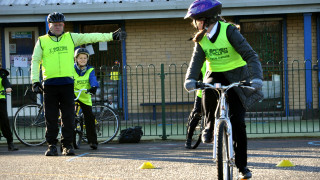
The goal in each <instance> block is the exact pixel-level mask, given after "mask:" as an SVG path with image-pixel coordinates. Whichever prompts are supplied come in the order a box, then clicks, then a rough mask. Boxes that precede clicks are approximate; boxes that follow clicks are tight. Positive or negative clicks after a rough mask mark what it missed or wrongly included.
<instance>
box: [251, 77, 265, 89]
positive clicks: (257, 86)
mask: <svg viewBox="0 0 320 180" xmlns="http://www.w3.org/2000/svg"><path fill="white" fill-rule="evenodd" d="M250 84H251V87H253V88H255V89H256V90H261V88H262V80H261V79H258V78H255V79H252V80H251V81H250Z"/></svg>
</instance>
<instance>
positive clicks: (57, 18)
mask: <svg viewBox="0 0 320 180" xmlns="http://www.w3.org/2000/svg"><path fill="white" fill-rule="evenodd" d="M47 21H48V22H49V23H56V22H64V21H65V19H64V15H63V14H62V13H58V12H53V13H50V14H49V15H48V18H47Z"/></svg>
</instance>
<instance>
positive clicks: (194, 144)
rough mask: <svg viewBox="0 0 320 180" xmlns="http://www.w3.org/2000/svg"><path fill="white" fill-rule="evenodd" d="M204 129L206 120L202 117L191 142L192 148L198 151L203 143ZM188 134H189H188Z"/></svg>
mask: <svg viewBox="0 0 320 180" xmlns="http://www.w3.org/2000/svg"><path fill="white" fill-rule="evenodd" d="M203 128H204V118H203V117H201V119H200V121H199V122H198V125H197V126H196V128H195V129H194V131H193V136H192V141H191V148H192V149H196V148H197V147H198V146H199V144H200V143H201V135H202V130H203ZM189 129H190V121H189V122H188V127H187V131H188V130H189ZM187 134H188V133H187Z"/></svg>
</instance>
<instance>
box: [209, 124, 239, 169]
mask: <svg viewBox="0 0 320 180" xmlns="http://www.w3.org/2000/svg"><path fill="white" fill-rule="evenodd" d="M222 121H224V122H225V123H226V125H227V138H228V147H229V148H228V151H229V155H230V157H229V159H228V161H230V164H231V165H232V166H234V167H235V156H234V151H233V139H232V125H231V122H230V121H227V120H226V119H225V118H220V119H216V120H215V125H214V134H213V159H214V160H215V161H217V143H218V142H217V133H218V128H219V127H218V125H219V124H220V122H222Z"/></svg>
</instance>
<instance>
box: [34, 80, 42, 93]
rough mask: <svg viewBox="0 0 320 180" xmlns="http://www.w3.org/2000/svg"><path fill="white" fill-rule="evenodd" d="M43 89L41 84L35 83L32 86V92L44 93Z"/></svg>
mask: <svg viewBox="0 0 320 180" xmlns="http://www.w3.org/2000/svg"><path fill="white" fill-rule="evenodd" d="M42 91H43V88H42V85H41V83H40V82H35V83H33V84H32V92H34V93H42Z"/></svg>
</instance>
